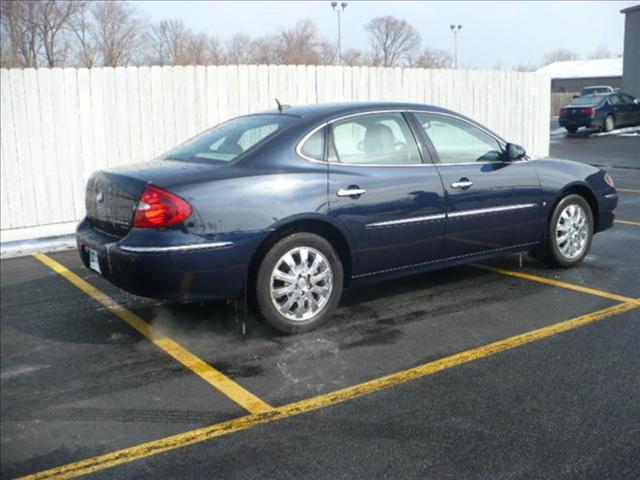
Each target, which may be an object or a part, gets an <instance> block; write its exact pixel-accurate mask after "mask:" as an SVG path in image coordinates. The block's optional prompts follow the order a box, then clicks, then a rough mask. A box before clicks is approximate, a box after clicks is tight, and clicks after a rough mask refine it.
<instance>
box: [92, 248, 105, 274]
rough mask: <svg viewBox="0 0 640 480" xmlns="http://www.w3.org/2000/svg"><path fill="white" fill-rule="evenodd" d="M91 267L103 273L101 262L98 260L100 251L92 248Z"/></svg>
mask: <svg viewBox="0 0 640 480" xmlns="http://www.w3.org/2000/svg"><path fill="white" fill-rule="evenodd" d="M89 268H91V270H94V271H96V272H98V273H99V274H100V275H102V272H101V271H100V262H99V261H98V252H96V251H95V250H91V249H89Z"/></svg>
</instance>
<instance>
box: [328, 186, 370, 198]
mask: <svg viewBox="0 0 640 480" xmlns="http://www.w3.org/2000/svg"><path fill="white" fill-rule="evenodd" d="M363 193H367V191H366V190H365V189H364V188H356V187H349V188H341V189H340V190H338V192H337V193H336V195H338V196H339V197H355V196H360V195H362V194H363Z"/></svg>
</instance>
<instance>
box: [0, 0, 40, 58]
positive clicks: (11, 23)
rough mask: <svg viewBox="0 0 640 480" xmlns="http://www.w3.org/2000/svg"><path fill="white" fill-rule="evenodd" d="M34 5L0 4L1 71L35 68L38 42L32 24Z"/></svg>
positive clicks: (17, 1)
mask: <svg viewBox="0 0 640 480" xmlns="http://www.w3.org/2000/svg"><path fill="white" fill-rule="evenodd" d="M36 7H37V4H36V3H35V2H34V3H30V2H25V1H22V0H6V1H2V2H0V42H1V46H2V56H1V58H0V61H1V63H2V66H3V67H9V68H10V67H38V66H39V65H40V58H39V57H40V51H41V48H42V40H41V37H40V32H39V30H38V24H37V22H36V16H37V14H36Z"/></svg>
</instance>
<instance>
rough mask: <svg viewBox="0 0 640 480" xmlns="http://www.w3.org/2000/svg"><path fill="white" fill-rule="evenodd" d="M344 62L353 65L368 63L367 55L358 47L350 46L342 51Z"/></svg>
mask: <svg viewBox="0 0 640 480" xmlns="http://www.w3.org/2000/svg"><path fill="white" fill-rule="evenodd" d="M342 63H343V64H344V65H348V66H351V67H355V66H360V65H368V64H369V59H368V58H367V55H366V54H365V53H364V52H362V51H361V50H358V49H357V48H349V49H347V50H345V51H343V52H342Z"/></svg>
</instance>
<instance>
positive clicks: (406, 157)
mask: <svg viewBox="0 0 640 480" xmlns="http://www.w3.org/2000/svg"><path fill="white" fill-rule="evenodd" d="M332 128H333V141H334V144H335V150H336V152H335V153H336V155H337V157H338V161H339V162H341V163H356V164H357V163H371V164H379V165H406V164H416V163H421V160H420V154H419V153H418V147H417V145H416V143H415V140H414V139H413V135H412V134H411V130H410V129H409V125H407V122H406V121H405V120H404V117H403V116H402V114H401V113H381V114H374V115H362V116H357V117H353V118H350V119H347V120H342V121H339V122H335V123H334V124H333V125H332Z"/></svg>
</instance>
